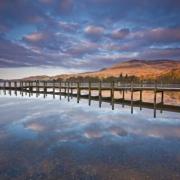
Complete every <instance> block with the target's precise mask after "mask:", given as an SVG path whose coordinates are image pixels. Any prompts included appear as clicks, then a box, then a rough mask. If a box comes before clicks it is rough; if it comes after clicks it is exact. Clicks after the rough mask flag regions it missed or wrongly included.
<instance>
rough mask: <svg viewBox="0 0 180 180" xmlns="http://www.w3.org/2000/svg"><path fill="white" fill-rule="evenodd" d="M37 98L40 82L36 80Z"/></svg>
mask: <svg viewBox="0 0 180 180" xmlns="http://www.w3.org/2000/svg"><path fill="white" fill-rule="evenodd" d="M36 97H38V81H37V80H36Z"/></svg>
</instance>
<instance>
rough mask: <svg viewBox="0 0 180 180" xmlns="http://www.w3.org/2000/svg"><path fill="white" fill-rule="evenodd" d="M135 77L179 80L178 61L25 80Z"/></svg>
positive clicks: (147, 62)
mask: <svg viewBox="0 0 180 180" xmlns="http://www.w3.org/2000/svg"><path fill="white" fill-rule="evenodd" d="M121 74H122V75H123V76H125V75H126V74H127V75H128V76H136V77H138V78H140V79H158V78H161V77H162V78H167V77H168V78H170V77H172V76H173V77H174V78H177V77H178V78H179V80H180V60H176V61H175V60H130V61H124V62H120V63H118V64H115V65H113V66H111V67H107V68H104V69H101V70H99V71H95V72H87V73H78V74H63V75H57V76H54V77H48V76H34V77H28V78H25V79H26V80H36V79H37V80H47V79H60V78H61V79H68V78H77V77H98V78H107V77H112V76H113V77H119V76H120V75H121Z"/></svg>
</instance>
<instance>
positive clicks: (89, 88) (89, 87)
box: [88, 81, 91, 106]
mask: <svg viewBox="0 0 180 180" xmlns="http://www.w3.org/2000/svg"><path fill="white" fill-rule="evenodd" d="M88 90H89V93H88V94H89V106H90V105H91V81H89V85H88Z"/></svg>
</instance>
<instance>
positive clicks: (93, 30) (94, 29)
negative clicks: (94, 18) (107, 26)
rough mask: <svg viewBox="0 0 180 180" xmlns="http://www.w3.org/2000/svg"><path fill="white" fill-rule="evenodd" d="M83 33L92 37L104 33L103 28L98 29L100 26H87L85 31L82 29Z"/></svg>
mask: <svg viewBox="0 0 180 180" xmlns="http://www.w3.org/2000/svg"><path fill="white" fill-rule="evenodd" d="M84 32H85V33H86V34H87V35H93V36H100V35H103V33H104V28H103V27H100V26H92V25H91V26H87V27H86V28H85V29H84Z"/></svg>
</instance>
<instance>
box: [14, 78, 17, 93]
mask: <svg viewBox="0 0 180 180" xmlns="http://www.w3.org/2000/svg"><path fill="white" fill-rule="evenodd" d="M14 94H15V95H16V96H17V82H16V81H15V82H14Z"/></svg>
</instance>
